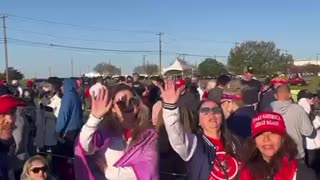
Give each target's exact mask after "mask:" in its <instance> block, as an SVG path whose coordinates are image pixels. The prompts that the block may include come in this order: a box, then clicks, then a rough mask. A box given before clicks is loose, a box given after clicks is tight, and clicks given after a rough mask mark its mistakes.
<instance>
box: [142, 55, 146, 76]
mask: <svg viewBox="0 0 320 180" xmlns="http://www.w3.org/2000/svg"><path fill="white" fill-rule="evenodd" d="M142 65H143V71H144V73H146V55H143V56H142Z"/></svg>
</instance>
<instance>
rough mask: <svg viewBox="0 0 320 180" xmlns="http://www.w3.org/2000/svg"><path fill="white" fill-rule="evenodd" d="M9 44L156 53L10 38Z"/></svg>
mask: <svg viewBox="0 0 320 180" xmlns="http://www.w3.org/2000/svg"><path fill="white" fill-rule="evenodd" d="M8 42H9V43H18V44H19V43H20V44H26V45H38V46H47V47H57V48H65V49H77V50H89V51H104V52H118V53H156V52H158V51H156V50H128V49H103V48H92V47H79V46H69V45H61V44H55V43H44V42H37V41H30V40H23V39H15V38H8Z"/></svg>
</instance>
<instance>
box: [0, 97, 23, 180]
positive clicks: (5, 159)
mask: <svg viewBox="0 0 320 180" xmlns="http://www.w3.org/2000/svg"><path fill="white" fill-rule="evenodd" d="M24 105H25V104H24V102H22V101H21V100H18V99H17V98H15V97H13V96H11V95H1V96H0V115H1V116H2V118H1V119H0V179H1V180H9V179H12V178H13V177H12V176H10V175H9V174H10V172H11V173H12V168H11V166H10V162H9V161H10V160H9V159H10V158H9V152H10V151H11V150H10V149H11V147H12V145H14V144H15V143H14V140H13V134H12V132H13V129H14V127H15V111H16V107H17V106H24Z"/></svg>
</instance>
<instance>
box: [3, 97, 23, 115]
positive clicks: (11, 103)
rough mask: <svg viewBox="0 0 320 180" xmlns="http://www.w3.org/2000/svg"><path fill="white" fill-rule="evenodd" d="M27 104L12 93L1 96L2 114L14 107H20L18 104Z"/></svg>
mask: <svg viewBox="0 0 320 180" xmlns="http://www.w3.org/2000/svg"><path fill="white" fill-rule="evenodd" d="M25 105H26V104H25V103H24V102H23V101H22V100H20V99H18V98H16V97H14V96H11V95H3V96H0V114H3V113H6V112H8V111H10V110H11V109H12V108H15V107H18V106H25Z"/></svg>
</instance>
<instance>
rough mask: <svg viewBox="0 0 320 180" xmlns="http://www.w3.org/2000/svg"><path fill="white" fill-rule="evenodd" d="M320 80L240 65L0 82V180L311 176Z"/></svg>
mask: <svg viewBox="0 0 320 180" xmlns="http://www.w3.org/2000/svg"><path fill="white" fill-rule="evenodd" d="M319 128H320V88H319V90H318V94H312V93H310V92H309V91H308V90H305V89H304V90H301V91H300V92H299V93H298V95H297V99H294V98H293V97H292V96H291V90H290V87H289V85H288V84H287V80H286V78H285V77H283V76H277V77H273V78H272V79H270V80H268V81H266V82H264V83H261V82H260V81H258V80H256V79H255V78H254V69H253V68H252V66H250V65H249V66H247V67H246V68H245V69H244V77H243V79H232V78H231V77H229V76H228V75H226V74H222V75H220V76H219V77H218V78H217V79H215V80H208V81H205V83H203V82H201V81H200V80H199V78H198V77H196V76H194V77H191V78H188V77H187V78H182V77H167V78H166V79H162V78H160V77H155V78H153V79H151V82H150V84H146V83H145V82H141V81H139V74H137V73H134V74H133V75H132V76H127V77H122V76H121V77H119V78H118V79H117V84H116V85H112V86H111V85H109V84H108V83H106V82H105V81H104V80H103V78H95V79H94V81H92V82H90V83H89V84H88V85H85V84H84V83H83V81H82V80H81V79H76V78H70V79H64V80H63V81H62V82H61V81H60V79H58V78H49V79H48V80H47V81H46V82H44V83H43V84H42V85H41V87H38V85H36V84H35V83H34V82H33V81H27V83H26V87H24V88H23V87H21V86H20V85H19V82H18V81H15V80H14V81H12V82H11V83H10V84H9V83H8V82H5V81H1V82H0V179H1V180H14V179H15V180H17V179H22V180H54V179H61V180H64V179H66V180H73V179H77V180H95V179H97V180H100V179H101V180H104V179H106V180H107V179H108V180H134V179H139V180H158V179H161V180H185V179H190V180H260V179H261V180H316V179H319V178H320V134H319V133H320V131H319Z"/></svg>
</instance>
